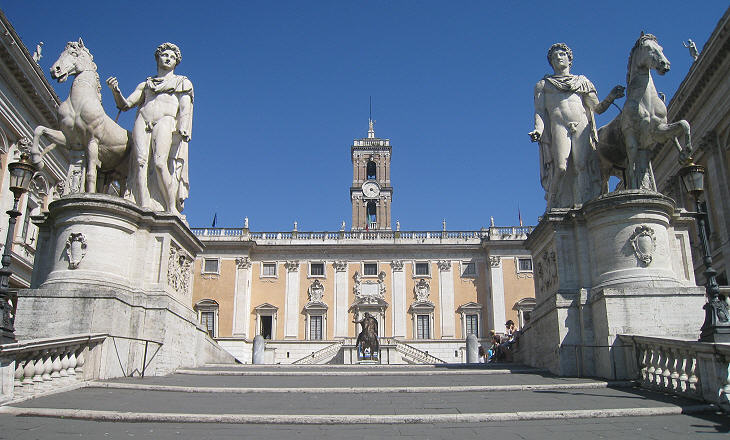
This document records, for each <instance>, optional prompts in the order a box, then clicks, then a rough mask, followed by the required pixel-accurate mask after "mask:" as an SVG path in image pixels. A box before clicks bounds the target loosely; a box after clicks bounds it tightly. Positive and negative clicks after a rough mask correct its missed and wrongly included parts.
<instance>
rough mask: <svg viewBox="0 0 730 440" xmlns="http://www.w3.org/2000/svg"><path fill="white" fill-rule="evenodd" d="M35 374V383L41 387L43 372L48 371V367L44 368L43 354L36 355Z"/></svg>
mask: <svg viewBox="0 0 730 440" xmlns="http://www.w3.org/2000/svg"><path fill="white" fill-rule="evenodd" d="M33 367H34V370H35V371H34V372H33V383H34V384H35V385H39V384H41V383H43V377H42V375H43V372H44V371H46V367H45V366H43V353H42V352H39V353H37V354H36V355H35V361H34V366H33Z"/></svg>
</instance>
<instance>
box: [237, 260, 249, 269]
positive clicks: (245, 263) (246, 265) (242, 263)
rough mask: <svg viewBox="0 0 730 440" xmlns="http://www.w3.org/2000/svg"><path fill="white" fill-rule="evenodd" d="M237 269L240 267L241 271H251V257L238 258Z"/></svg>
mask: <svg viewBox="0 0 730 440" xmlns="http://www.w3.org/2000/svg"><path fill="white" fill-rule="evenodd" d="M236 267H238V268H239V269H250V268H251V259H250V258H249V257H237V258H236Z"/></svg>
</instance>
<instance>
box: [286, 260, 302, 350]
mask: <svg viewBox="0 0 730 440" xmlns="http://www.w3.org/2000/svg"><path fill="white" fill-rule="evenodd" d="M284 267H286V293H285V297H286V298H285V301H284V339H297V337H298V336H299V261H297V260H294V261H287V262H286V263H284Z"/></svg>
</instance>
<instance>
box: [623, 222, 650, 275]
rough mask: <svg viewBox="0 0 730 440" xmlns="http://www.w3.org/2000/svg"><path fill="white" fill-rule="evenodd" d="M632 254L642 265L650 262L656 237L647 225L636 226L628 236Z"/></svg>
mask: <svg viewBox="0 0 730 440" xmlns="http://www.w3.org/2000/svg"><path fill="white" fill-rule="evenodd" d="M629 242H630V243H631V247H632V248H633V249H634V255H636V259H637V260H639V263H641V264H643V265H644V266H648V265H649V264H651V260H652V258H653V254H654V251H655V250H656V237H655V235H654V230H653V229H652V228H650V227H649V226H647V225H641V226H637V227H636V229H635V230H634V233H633V234H631V237H629Z"/></svg>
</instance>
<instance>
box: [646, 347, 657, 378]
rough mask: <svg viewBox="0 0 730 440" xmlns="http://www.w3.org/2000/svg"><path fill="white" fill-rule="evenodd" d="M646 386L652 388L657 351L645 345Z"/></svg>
mask: <svg viewBox="0 0 730 440" xmlns="http://www.w3.org/2000/svg"><path fill="white" fill-rule="evenodd" d="M646 352H647V356H646V365H647V369H646V386H647V388H654V384H655V383H656V382H655V378H656V376H655V374H654V373H655V372H656V358H657V351H656V350H655V349H654V347H652V346H647V347H646Z"/></svg>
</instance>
